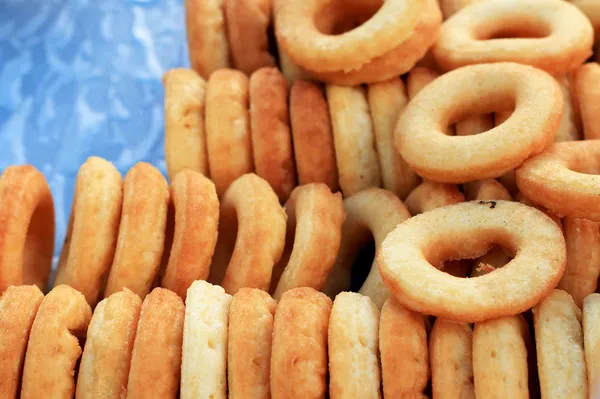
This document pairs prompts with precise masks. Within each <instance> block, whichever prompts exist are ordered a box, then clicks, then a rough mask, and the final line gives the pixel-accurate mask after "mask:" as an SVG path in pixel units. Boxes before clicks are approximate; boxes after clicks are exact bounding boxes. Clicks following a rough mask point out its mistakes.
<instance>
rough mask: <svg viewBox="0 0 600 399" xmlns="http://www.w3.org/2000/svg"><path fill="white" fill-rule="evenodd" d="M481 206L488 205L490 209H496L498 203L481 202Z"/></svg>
mask: <svg viewBox="0 0 600 399" xmlns="http://www.w3.org/2000/svg"><path fill="white" fill-rule="evenodd" d="M479 205H487V206H489V207H490V209H494V208H495V207H496V201H479Z"/></svg>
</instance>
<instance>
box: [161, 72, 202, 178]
mask: <svg viewBox="0 0 600 399" xmlns="http://www.w3.org/2000/svg"><path fill="white" fill-rule="evenodd" d="M163 85H164V87H165V116H164V117H165V162H166V164H167V172H168V174H169V179H170V180H173V179H174V178H175V175H176V174H177V173H179V172H180V171H181V170H183V169H186V168H189V169H193V170H197V171H198V172H200V173H202V174H203V175H208V154H207V152H206V132H205V128H204V107H205V95H206V82H205V80H204V79H202V78H201V77H200V75H198V73H197V72H196V71H194V70H193V69H185V68H177V69H171V70H169V71H167V73H165V75H164V76H163Z"/></svg>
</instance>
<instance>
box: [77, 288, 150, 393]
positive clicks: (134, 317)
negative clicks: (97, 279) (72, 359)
mask: <svg viewBox="0 0 600 399" xmlns="http://www.w3.org/2000/svg"><path fill="white" fill-rule="evenodd" d="M141 304H142V301H141V299H140V298H139V297H138V296H137V295H136V294H134V293H133V292H131V291H129V290H128V289H126V288H125V289H123V291H120V292H117V293H115V294H113V295H111V296H110V297H108V298H106V299H104V300H102V301H100V303H98V306H96V309H95V310H94V314H93V316H92V320H91V321H90V325H89V328H88V332H87V336H86V342H85V348H84V350H83V355H82V356H81V364H80V365H79V373H78V376H77V392H76V397H77V398H82V399H85V398H124V397H126V396H127V380H128V377H129V366H130V363H131V352H132V350H133V340H134V338H135V331H136V328H137V323H138V319H139V316H140V307H141Z"/></svg>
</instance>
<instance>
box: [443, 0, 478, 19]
mask: <svg viewBox="0 0 600 399" xmlns="http://www.w3.org/2000/svg"><path fill="white" fill-rule="evenodd" d="M475 1H481V0H439V2H440V8H441V9H442V13H443V14H444V20H446V19H448V18H450V17H451V16H452V15H454V14H456V13H457V12H459V11H460V10H462V9H463V8H465V7H466V6H468V5H469V4H471V3H473V2H475Z"/></svg>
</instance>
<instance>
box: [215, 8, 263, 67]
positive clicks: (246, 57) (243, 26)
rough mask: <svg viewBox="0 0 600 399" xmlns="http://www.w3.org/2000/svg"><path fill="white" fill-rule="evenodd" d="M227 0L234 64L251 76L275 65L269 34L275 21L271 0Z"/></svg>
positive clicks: (228, 28)
mask: <svg viewBox="0 0 600 399" xmlns="http://www.w3.org/2000/svg"><path fill="white" fill-rule="evenodd" d="M224 3H225V4H224V7H225V16H226V21H227V33H228V37H229V46H230V50H231V56H232V58H233V62H234V64H235V67H236V68H237V69H239V70H240V71H242V72H244V73H245V74H246V75H251V74H252V73H253V72H254V71H255V70H257V69H259V68H262V67H272V66H275V59H274V58H273V56H272V55H271V54H270V53H269V38H268V33H267V32H268V28H269V25H270V24H271V21H272V12H273V4H272V0H224Z"/></svg>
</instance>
